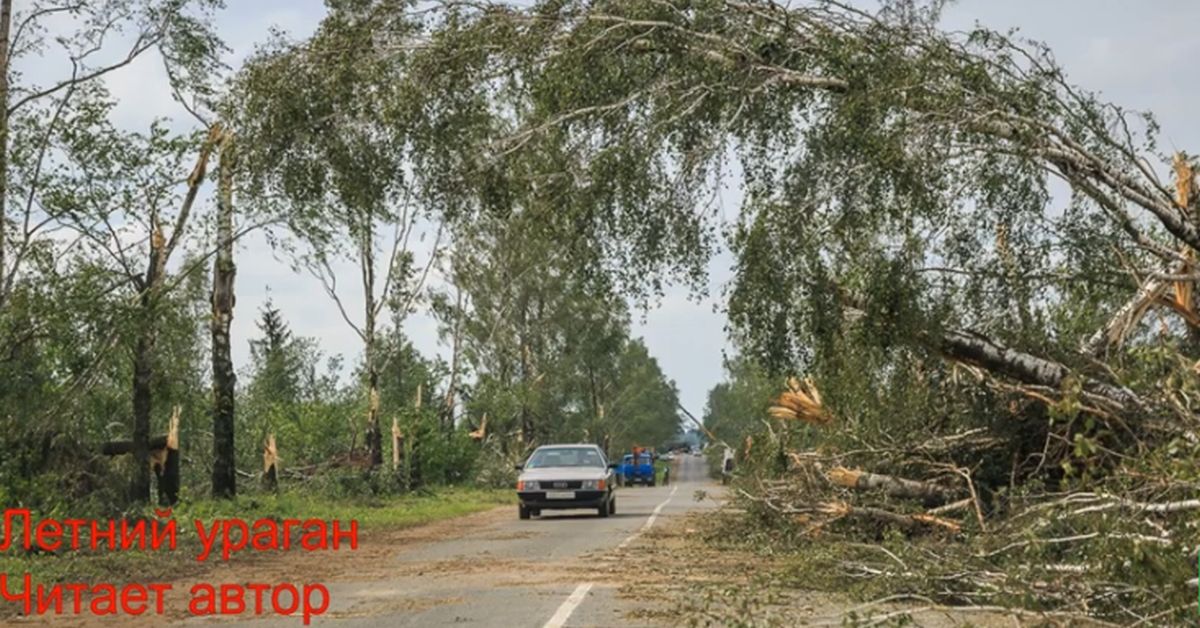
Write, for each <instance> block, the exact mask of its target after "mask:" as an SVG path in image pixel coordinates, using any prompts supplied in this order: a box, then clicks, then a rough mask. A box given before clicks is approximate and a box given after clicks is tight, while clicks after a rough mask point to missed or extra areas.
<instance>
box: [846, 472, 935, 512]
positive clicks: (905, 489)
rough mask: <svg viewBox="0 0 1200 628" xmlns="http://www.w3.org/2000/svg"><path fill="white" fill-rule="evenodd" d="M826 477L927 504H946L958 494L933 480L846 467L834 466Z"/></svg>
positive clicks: (859, 488) (848, 486)
mask: <svg viewBox="0 0 1200 628" xmlns="http://www.w3.org/2000/svg"><path fill="white" fill-rule="evenodd" d="M826 477H827V478H829V481H830V482H832V483H834V484H836V485H838V486H842V487H845V488H850V489H855V490H881V491H883V492H884V493H887V494H888V495H891V496H893V497H904V498H909V499H919V500H921V501H922V502H923V503H924V504H925V505H926V506H933V505H939V504H944V503H946V502H948V501H950V500H952V499H954V498H955V497H957V496H958V495H957V493H956V491H954V490H953V489H949V488H946V487H944V486H941V485H939V484H934V483H933V482H920V481H917V480H909V479H907V478H899V477H895V476H891V475H884V474H881V473H870V472H868V471H862V470H859V469H847V468H846V467H834V468H833V469H830V470H829V472H828V473H827V474H826Z"/></svg>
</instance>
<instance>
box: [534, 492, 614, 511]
mask: <svg viewBox="0 0 1200 628" xmlns="http://www.w3.org/2000/svg"><path fill="white" fill-rule="evenodd" d="M573 492H574V493H575V497H574V498H573V499H547V498H546V491H519V492H518V493H517V497H518V498H520V500H521V505H522V506H525V507H526V508H537V509H539V510H562V509H568V508H598V507H600V505H601V504H603V503H605V501H606V500H607V499H608V491H601V490H575V491H573Z"/></svg>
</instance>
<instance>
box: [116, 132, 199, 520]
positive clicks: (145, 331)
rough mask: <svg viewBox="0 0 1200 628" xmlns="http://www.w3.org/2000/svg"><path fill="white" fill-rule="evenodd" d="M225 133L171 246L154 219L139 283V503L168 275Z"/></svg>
mask: <svg viewBox="0 0 1200 628" xmlns="http://www.w3.org/2000/svg"><path fill="white" fill-rule="evenodd" d="M218 131H219V129H217V128H216V127H214V128H212V129H209V135H208V138H207V139H206V140H205V141H204V144H203V145H201V147H200V155H199V157H197V159H196V165H195V167H193V168H192V172H191V174H189V175H188V178H187V185H188V189H187V192H186V194H185V195H184V199H183V205H182V207H180V208H179V215H178V216H176V218H175V228H174V230H173V231H172V232H171V239H170V240H168V239H167V237H166V236H165V235H164V234H163V230H162V224H161V223H160V222H159V217H158V213H157V211H152V212H151V215H150V230H151V233H150V254H149V259H148V261H147V264H146V273H145V275H142V276H136V277H134V278H133V279H134V280H135V281H136V282H137V285H138V288H139V291H140V292H139V295H138V314H137V320H138V325H139V329H138V332H137V344H136V346H135V347H134V351H133V450H132V452H131V453H133V465H132V466H133V471H132V477H131V478H130V482H129V496H130V499H131V500H132V501H133V502H135V503H137V502H148V501H149V500H150V412H151V410H152V409H153V405H154V391H153V389H152V386H153V383H154V347H155V345H156V343H157V341H158V313H157V312H155V309H156V308H157V307H158V299H159V297H160V296H161V294H160V293H161V292H162V288H163V280H164V278H165V276H166V272H167V260H168V259H170V257H171V253H172V251H174V250H175V246H176V245H177V244H178V243H179V241H180V239H181V238H182V237H183V233H184V230H185V228H186V226H187V220H188V216H189V215H191V211H192V205H193V204H195V202H196V195H197V193H199V191H200V184H202V183H203V182H204V176H205V172H206V171H207V168H208V158H209V155H210V154H211V153H212V148H213V145H214V143H215V141H216V139H217V134H218Z"/></svg>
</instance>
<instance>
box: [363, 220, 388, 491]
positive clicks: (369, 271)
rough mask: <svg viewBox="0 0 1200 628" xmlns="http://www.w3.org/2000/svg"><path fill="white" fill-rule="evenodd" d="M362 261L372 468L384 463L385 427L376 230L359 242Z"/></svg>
mask: <svg viewBox="0 0 1200 628" xmlns="http://www.w3.org/2000/svg"><path fill="white" fill-rule="evenodd" d="M359 246H360V250H359V255H360V261H361V263H362V277H363V296H364V297H365V298H364V302H365V313H366V320H364V321H363V336H364V338H363V343H364V346H363V362H364V365H363V366H364V367H365V369H366V371H367V433H366V444H367V458H368V461H369V463H370V467H369V468H370V469H371V470H374V469H375V468H376V467H378V466H379V465H382V464H383V431H382V430H381V429H380V427H379V365H378V364H377V361H378V360H377V359H376V355H375V318H376V316H377V315H378V308H377V307H376V305H375V256H374V254H373V253H372V248H371V247H373V246H374V231H373V230H372V229H367V233H366V234H365V235H364V236H363V237H362V242H360V244H359Z"/></svg>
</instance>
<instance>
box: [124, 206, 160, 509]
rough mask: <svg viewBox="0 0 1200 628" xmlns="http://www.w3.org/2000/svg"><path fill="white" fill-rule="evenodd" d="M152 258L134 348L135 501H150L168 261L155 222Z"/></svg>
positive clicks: (132, 483)
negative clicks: (157, 356) (160, 306)
mask: <svg viewBox="0 0 1200 628" xmlns="http://www.w3.org/2000/svg"><path fill="white" fill-rule="evenodd" d="M153 224H154V233H153V234H152V235H151V236H150V261H149V264H147V268H146V276H145V280H144V283H143V288H142V294H141V296H140V298H139V300H138V309H139V312H138V319H139V327H140V329H139V330H138V336H137V345H136V346H135V347H134V350H133V449H132V451H131V452H130V453H132V454H133V465H132V467H133V471H132V473H133V475H132V477H131V478H130V482H129V498H130V500H131V501H133V502H135V503H139V502H147V501H149V500H150V413H151V412H152V411H153V406H154V390H153V385H154V347H155V345H156V344H157V342H158V320H157V315H156V313H155V312H154V308H155V306H156V301H157V296H158V289H159V286H160V285H161V283H162V273H163V266H164V265H165V263H166V260H165V257H164V250H163V247H164V246H165V244H166V242H165V239H164V238H163V234H162V229H161V228H160V227H159V226H158V224H157V221H153Z"/></svg>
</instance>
